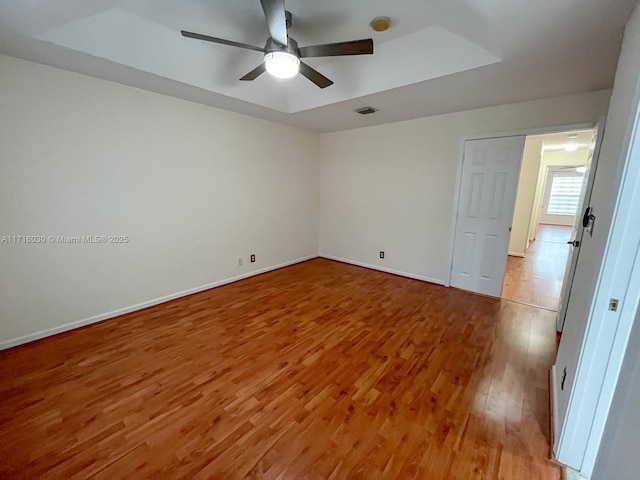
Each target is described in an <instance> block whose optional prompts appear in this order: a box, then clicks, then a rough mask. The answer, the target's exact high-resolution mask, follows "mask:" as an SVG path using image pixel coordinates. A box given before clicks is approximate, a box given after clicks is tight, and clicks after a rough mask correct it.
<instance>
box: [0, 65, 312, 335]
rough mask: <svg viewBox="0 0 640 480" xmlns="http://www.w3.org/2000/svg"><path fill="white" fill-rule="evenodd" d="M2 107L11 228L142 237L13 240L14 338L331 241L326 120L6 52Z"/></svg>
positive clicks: (3, 232)
mask: <svg viewBox="0 0 640 480" xmlns="http://www.w3.org/2000/svg"><path fill="white" fill-rule="evenodd" d="M0 112H1V114H0V145H1V149H2V150H1V157H0V237H1V236H9V235H45V236H49V235H53V236H56V235H70V236H75V235H127V236H128V237H129V242H128V243H127V244H120V245H116V244H107V245H90V244H82V245H79V244H54V243H52V242H48V243H46V244H40V245H26V244H11V243H6V242H5V243H0V272H1V275H0V347H7V346H10V345H13V344H16V343H20V342H23V341H25V340H29V339H33V338H37V337H38V336H41V335H43V334H46V333H52V332H55V331H58V330H60V329H64V328H66V327H65V326H67V327H68V326H72V325H77V324H79V323H80V324H81V323H83V322H87V321H91V320H95V319H98V318H104V317H108V316H110V315H113V314H115V313H118V312H121V311H123V310H127V309H128V308H130V307H133V306H136V305H139V304H144V303H145V302H153V301H154V300H157V299H159V298H161V297H164V296H173V295H175V294H178V293H180V292H184V291H189V290H192V289H198V288H201V287H203V286H207V285H211V284H216V283H219V282H224V281H226V280H229V279H231V278H234V277H237V276H239V275H246V274H249V273H251V272H255V271H258V270H261V269H268V268H270V267H273V266H276V265H280V264H284V263H288V262H292V261H295V260H297V259H301V258H305V257H308V256H315V255H317V252H318V183H319V179H318V151H319V140H318V135H317V134H314V133H310V132H305V131H301V130H297V129H294V128H291V127H285V126H282V125H277V124H274V123H270V122H266V121H262V120H258V119H255V118H252V117H247V116H243V115H240V114H235V113H231V112H227V111H223V110H218V109H214V108H211V107H207V106H202V105H198V104H194V103H190V102H187V101H183V100H178V99H175V98H171V97H165V96H162V95H158V94H154V93H150V92H147V91H143V90H138V89H135V88H131V87H127V86H123V85H120V84H116V83H112V82H107V81H103V80H99V79H96V78H92V77H87V76H83V75H80V74H76V73H71V72H68V71H64V70H59V69H55V68H52V67H48V66H43V65H38V64H34V63H30V62H26V61H23V60H18V59H15V58H10V57H6V56H0ZM252 253H253V254H256V255H257V261H256V263H254V264H250V263H249V258H248V257H249V255H250V254H252ZM238 257H243V258H244V266H242V267H239V266H238V264H237V259H238Z"/></svg>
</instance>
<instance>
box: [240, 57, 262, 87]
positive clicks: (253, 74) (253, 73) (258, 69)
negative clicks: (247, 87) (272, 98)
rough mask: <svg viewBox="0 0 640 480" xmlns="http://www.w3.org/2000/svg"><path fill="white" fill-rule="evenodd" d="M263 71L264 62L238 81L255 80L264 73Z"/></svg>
mask: <svg viewBox="0 0 640 480" xmlns="http://www.w3.org/2000/svg"><path fill="white" fill-rule="evenodd" d="M265 70H266V69H265V66H264V62H262V63H261V64H260V65H258V66H257V67H256V68H254V69H253V70H251V71H250V72H249V73H247V74H246V75H245V76H244V77H242V78H241V79H240V80H246V81H249V82H250V81H251V80H255V79H256V78H258V77H259V76H260V75H262V74H263V73H264V72H265Z"/></svg>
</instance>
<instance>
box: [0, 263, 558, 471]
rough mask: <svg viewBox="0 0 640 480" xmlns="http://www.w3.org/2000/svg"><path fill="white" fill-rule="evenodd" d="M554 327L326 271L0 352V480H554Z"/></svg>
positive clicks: (416, 285)
mask: <svg viewBox="0 0 640 480" xmlns="http://www.w3.org/2000/svg"><path fill="white" fill-rule="evenodd" d="M554 356H555V328H554V315H553V313H552V312H550V311H546V310H541V309H537V308H532V307H529V306H525V305H521V304H517V303H513V302H509V301H505V300H499V299H492V298H486V297H482V296H476V295H473V294H469V293H466V292H462V291H457V290H454V289H447V288H444V287H439V286H435V285H431V284H427V283H424V282H420V281H416V280H411V279H406V278H401V277H397V276H393V275H388V274H385V273H381V272H376V271H372V270H367V269H363V268H359V267H354V266H350V265H345V264H341V263H337V262H333V261H329V260H324V259H315V260H311V261H308V262H305V263H301V264H298V265H294V266H291V267H288V268H285V269H281V270H278V271H274V272H270V273H266V274H263V275H260V276H257V277H253V278H249V279H246V280H243V281H240V282H237V283H234V284H230V285H226V286H223V287H219V288H216V289H212V290H208V291H206V292H202V293H199V294H196V295H192V296H189V297H185V298H182V299H178V300H174V301H172V302H168V303H165V304H162V305H159V306H156V307H152V308H149V309H146V310H143V311H139V312H135V313H132V314H128V315H125V316H122V317H118V318H116V319H112V320H108V321H105V322H102V323H100V324H96V325H92V326H89V327H86V328H83V329H80V330H76V331H73V332H68V333H65V334H61V335H58V336H55V337H51V338H48V339H44V340H41V341H38V342H34V343H32V344H28V345H24V346H21V347H17V348H14V349H11V350H7V351H4V352H0V477H1V478H12V479H13V478H30V479H35V478H38V479H41V478H65V479H67V478H68V479H76V478H77V479H81V478H82V479H84V478H108V479H115V478H127V479H137V478H141V479H142V478H189V479H192V478H193V479H201V478H202V479H204V478H214V479H218V478H219V479H236V478H237V479H241V478H261V479H375V478H385V479H394V478H399V479H409V478H419V479H454V480H455V479H460V480H462V479H464V480H469V479H514V480H515V479H518V480H521V479H536V480H545V479H554V480H556V479H559V478H560V470H559V469H558V467H556V466H555V465H553V464H552V463H550V462H549V461H548V460H547V458H548V453H549V452H548V450H549V448H548V435H549V433H548V423H549V412H548V387H547V385H548V384H547V372H548V369H549V368H550V366H551V364H552V363H553V359H554Z"/></svg>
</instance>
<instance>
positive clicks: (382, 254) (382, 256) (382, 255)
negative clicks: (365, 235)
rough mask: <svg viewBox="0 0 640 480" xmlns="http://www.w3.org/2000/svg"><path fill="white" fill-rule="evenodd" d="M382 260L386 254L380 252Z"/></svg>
mask: <svg viewBox="0 0 640 480" xmlns="http://www.w3.org/2000/svg"><path fill="white" fill-rule="evenodd" d="M380 258H384V252H383V251H382V250H380Z"/></svg>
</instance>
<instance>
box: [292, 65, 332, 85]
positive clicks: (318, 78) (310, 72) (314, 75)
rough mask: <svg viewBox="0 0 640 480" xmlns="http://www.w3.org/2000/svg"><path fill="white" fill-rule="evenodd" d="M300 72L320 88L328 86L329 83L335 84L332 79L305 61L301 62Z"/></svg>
mask: <svg viewBox="0 0 640 480" xmlns="http://www.w3.org/2000/svg"><path fill="white" fill-rule="evenodd" d="M300 73H301V74H302V75H304V76H305V77H307V78H308V79H309V80H311V81H312V82H313V83H315V84H316V85H317V86H319V87H320V88H327V87H328V86H329V85H333V82H332V81H331V80H329V79H328V78H327V77H325V76H324V75H322V74H321V73H320V72H318V71H317V70H315V69H313V68H311V67H310V66H309V65H307V64H306V63H304V62H300Z"/></svg>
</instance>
